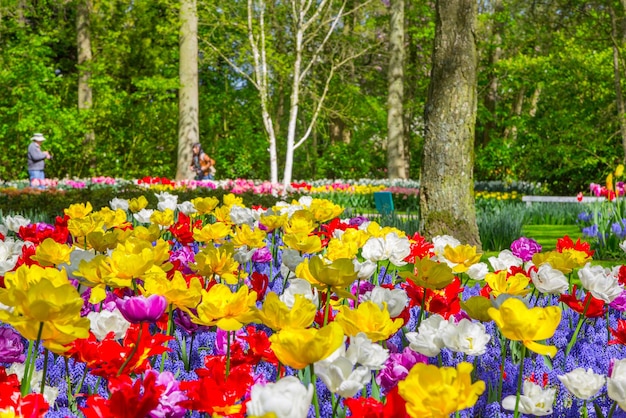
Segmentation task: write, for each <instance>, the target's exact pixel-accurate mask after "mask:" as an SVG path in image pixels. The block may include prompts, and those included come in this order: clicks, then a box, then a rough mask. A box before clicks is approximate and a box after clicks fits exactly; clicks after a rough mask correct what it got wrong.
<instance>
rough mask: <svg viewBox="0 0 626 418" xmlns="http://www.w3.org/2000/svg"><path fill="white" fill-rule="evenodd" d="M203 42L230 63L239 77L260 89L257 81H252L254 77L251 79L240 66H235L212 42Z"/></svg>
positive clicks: (203, 40)
mask: <svg viewBox="0 0 626 418" xmlns="http://www.w3.org/2000/svg"><path fill="white" fill-rule="evenodd" d="M201 41H202V42H204V43H205V44H207V45H208V46H209V47H210V48H211V49H213V51H215V52H217V54H218V55H219V56H220V57H221V58H222V59H223V60H224V61H226V62H227V63H228V65H230V66H231V68H232V69H233V70H235V72H236V73H237V74H239V75H241V76H242V77H244V78H245V79H246V80H248V81H249V82H250V83H252V85H253V86H254V87H256V89H257V90H258V89H259V85H258V84H257V83H256V81H254V79H252V77H250V75H248V74H247V73H246V72H245V71H243V70H242V69H241V68H239V66H238V65H237V64H235V63H234V62H233V61H232V60H231V59H230V58H228V57H227V56H226V55H224V53H223V52H222V51H220V50H219V48H217V47H216V46H215V45H213V44H212V43H211V42H209V41H207V40H205V39H201Z"/></svg>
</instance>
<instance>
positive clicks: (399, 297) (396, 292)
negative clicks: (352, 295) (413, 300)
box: [363, 286, 409, 318]
mask: <svg viewBox="0 0 626 418" xmlns="http://www.w3.org/2000/svg"><path fill="white" fill-rule="evenodd" d="M368 300H371V301H372V302H374V303H375V304H376V305H378V307H379V308H381V309H383V307H384V305H383V304H385V303H386V304H387V310H388V311H389V316H390V317H392V318H395V317H397V316H398V315H400V314H401V313H402V311H403V310H404V308H405V307H406V305H407V304H408V303H409V297H408V295H407V294H406V291H405V290H404V289H387V288H384V287H380V286H376V287H374V289H372V291H371V292H366V293H365V294H364V295H363V302H365V301H368Z"/></svg>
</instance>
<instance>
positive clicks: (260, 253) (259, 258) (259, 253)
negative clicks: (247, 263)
mask: <svg viewBox="0 0 626 418" xmlns="http://www.w3.org/2000/svg"><path fill="white" fill-rule="evenodd" d="M252 261H254V262H255V263H267V262H269V261H272V252H271V251H270V250H269V249H268V248H267V247H261V248H257V250H256V251H255V252H254V254H252Z"/></svg>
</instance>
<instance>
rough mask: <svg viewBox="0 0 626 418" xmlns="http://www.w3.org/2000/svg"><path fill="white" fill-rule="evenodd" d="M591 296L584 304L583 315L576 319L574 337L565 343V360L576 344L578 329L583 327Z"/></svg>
mask: <svg viewBox="0 0 626 418" xmlns="http://www.w3.org/2000/svg"><path fill="white" fill-rule="evenodd" d="M591 298H592V296H591V295H590V294H589V299H588V300H587V303H585V307H584V308H583V313H581V314H580V317H579V318H578V324H576V329H575V330H574V335H572V339H571V340H569V343H567V347H566V348H565V358H567V356H568V355H569V352H570V351H572V347H573V346H574V344H576V339H577V338H578V333H579V332H580V328H581V327H582V326H583V321H584V320H585V314H586V313H587V309H589V305H591Z"/></svg>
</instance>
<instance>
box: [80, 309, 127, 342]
mask: <svg viewBox="0 0 626 418" xmlns="http://www.w3.org/2000/svg"><path fill="white" fill-rule="evenodd" d="M87 319H89V322H90V323H91V326H90V328H91V332H93V335H95V336H96V338H97V339H98V341H102V340H104V338H105V337H106V336H107V334H108V333H109V332H114V333H115V337H114V338H115V339H116V340H119V339H121V338H123V337H124V335H126V331H128V328H129V327H130V322H128V321H127V320H126V319H125V318H124V316H122V313H121V312H120V311H119V309H117V308H115V309H113V310H112V311H107V310H103V311H100V312H89V313H88V314H87Z"/></svg>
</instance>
